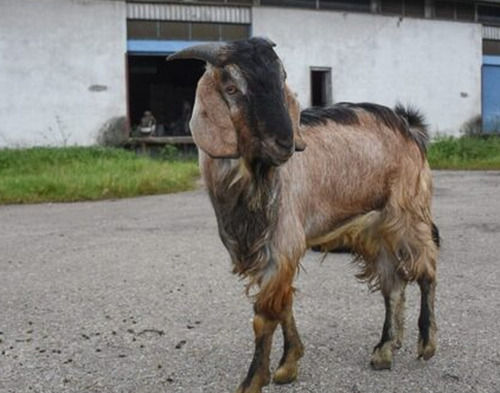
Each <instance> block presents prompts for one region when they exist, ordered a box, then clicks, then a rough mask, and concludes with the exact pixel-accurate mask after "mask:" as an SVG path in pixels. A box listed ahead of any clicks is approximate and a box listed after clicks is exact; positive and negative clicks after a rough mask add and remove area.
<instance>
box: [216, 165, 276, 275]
mask: <svg viewBox="0 0 500 393" xmlns="http://www.w3.org/2000/svg"><path fill="white" fill-rule="evenodd" d="M245 165H246V168H247V170H248V172H246V171H245V172H246V174H245V175H243V176H241V175H240V172H241V168H240V169H236V168H235V170H234V172H233V173H231V174H228V175H227V177H226V178H225V179H224V180H223V184H221V186H222V187H217V189H218V191H222V190H224V191H223V192H218V193H217V195H215V194H213V193H212V191H213V190H209V194H210V197H211V200H212V204H213V206H214V209H215V211H216V217H217V221H218V226H219V234H220V236H221V239H222V242H223V243H224V245H225V246H226V248H227V250H228V251H229V254H230V255H231V259H232V262H233V265H234V272H235V273H236V274H239V275H241V276H244V277H246V276H251V277H252V281H253V280H254V279H258V277H254V276H255V274H258V272H263V271H265V268H266V267H267V266H268V265H269V264H270V263H272V252H271V249H270V243H271V240H272V236H273V233H274V231H275V228H276V225H277V220H278V208H279V199H280V195H281V192H280V190H281V187H280V182H279V177H278V176H275V171H276V170H277V168H275V167H274V166H272V165H269V164H266V163H265V162H263V161H262V160H259V159H256V160H253V161H252V162H251V163H250V165H247V164H245ZM235 179H237V180H236V181H235Z"/></svg>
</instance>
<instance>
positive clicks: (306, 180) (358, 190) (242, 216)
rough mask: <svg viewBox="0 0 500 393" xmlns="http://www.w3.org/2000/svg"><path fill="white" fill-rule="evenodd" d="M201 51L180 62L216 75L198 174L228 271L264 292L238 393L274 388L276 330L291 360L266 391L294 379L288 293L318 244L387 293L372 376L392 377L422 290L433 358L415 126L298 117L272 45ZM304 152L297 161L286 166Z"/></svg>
mask: <svg viewBox="0 0 500 393" xmlns="http://www.w3.org/2000/svg"><path fill="white" fill-rule="evenodd" d="M203 50H204V49H203V48H201V49H200V48H196V49H195V50H194V51H191V52H189V53H184V54H182V53H183V52H181V54H180V55H176V56H177V58H179V57H180V58H182V57H183V56H184V57H189V56H194V57H198V58H204V57H203V56H205V58H207V59H209V60H208V61H209V63H210V64H211V66H209V67H208V68H207V71H206V73H205V74H204V76H203V77H202V78H201V80H200V82H199V84H198V89H197V97H196V103H195V108H194V112H193V119H192V121H191V128H192V132H193V136H194V138H195V141H196V143H197V144H198V146H199V148H200V167H201V170H202V176H203V179H204V181H205V184H206V187H207V190H208V193H209V195H210V199H211V201H212V204H213V206H214V209H215V213H216V217H217V222H218V228H219V233H220V237H221V239H222V241H223V243H224V245H225V247H226V248H227V249H228V251H229V254H230V255H231V259H232V262H233V266H234V272H235V273H237V274H239V275H241V276H243V277H247V278H248V279H249V288H250V287H252V286H253V285H255V286H257V287H258V288H259V289H258V291H257V293H256V295H255V319H254V330H255V337H256V348H255V355H254V358H253V361H252V364H251V366H250V369H249V371H248V374H247V377H246V378H245V380H244V381H243V383H242V384H241V386H240V387H239V389H238V392H241V393H243V392H244V393H258V392H260V391H261V388H262V386H264V385H266V384H267V383H268V382H269V380H270V375H269V352H270V349H271V340H272V336H273V333H274V330H275V328H276V326H277V325H278V324H281V326H282V328H283V333H284V340H285V349H284V354H283V357H282V359H281V361H280V365H279V368H278V370H277V371H276V373H275V374H274V380H275V382H278V383H286V382H290V381H292V380H294V379H295V378H296V376H297V364H298V359H299V358H300V357H301V356H302V354H303V346H302V343H301V341H300V338H299V335H298V332H297V329H296V326H295V321H294V317H293V313H292V301H293V293H294V289H293V286H292V283H293V279H294V276H295V274H296V272H297V270H298V267H299V262H300V259H301V257H302V256H303V254H304V252H305V251H306V249H307V248H309V247H312V246H320V247H321V248H322V249H323V250H329V249H333V248H337V247H339V246H347V247H349V248H350V249H352V250H353V251H354V253H355V254H356V255H357V259H356V260H357V261H358V263H359V266H360V272H359V274H358V277H359V278H360V279H362V280H364V281H366V282H368V284H369V285H370V287H371V288H373V289H380V290H381V292H382V294H383V296H384V300H385V306H386V316H385V322H384V328H383V332H382V337H381V340H380V342H379V344H378V345H377V346H376V347H375V349H374V353H373V355H372V361H371V363H372V366H373V367H374V368H376V369H380V368H390V367H391V364H392V349H393V347H398V346H400V345H401V341H402V338H403V323H404V297H405V296H404V289H405V286H406V283H407V282H408V281H417V282H418V283H419V285H420V288H421V292H422V304H421V314H420V318H419V330H420V339H419V349H418V353H419V356H421V357H423V358H425V359H428V358H430V357H431V356H432V355H433V354H434V351H435V348H436V339H435V333H436V326H435V322H434V288H435V282H436V280H435V279H436V258H437V248H438V245H439V233H438V230H437V227H436V226H435V225H434V224H433V222H432V218H431V211H430V208H431V195H432V181H431V172H430V169H429V165H428V163H427V160H426V156H425V147H426V143H427V133H426V130H425V125H424V123H423V119H422V117H421V116H420V114H419V113H418V112H417V111H415V110H407V109H405V108H403V107H402V106H397V107H396V109H395V110H391V109H389V108H387V107H384V106H380V105H375V104H367V103H363V104H351V103H341V104H337V105H335V106H333V107H331V108H312V109H307V110H305V111H303V112H302V113H301V114H300V113H299V109H298V104H297V101H296V100H295V98H294V96H293V94H292V93H291V92H290V91H289V90H288V88H287V87H286V85H285V83H284V78H285V73H284V70H283V67H282V65H281V62H280V61H279V59H278V57H277V56H276V54H275V53H274V51H273V50H272V45H271V44H270V43H269V41H266V40H262V39H251V40H247V41H243V42H238V43H233V44H229V45H227V46H226V47H223V48H219V50H218V52H217V53H215V54H214V53H213V51H212V52H209V54H208V55H207V54H206V53H205V52H207V51H205V52H203ZM193 53H194V55H193ZM200 53H201V54H200ZM299 118H300V120H299ZM304 144H305V145H306V146H307V148H306V149H305V151H303V152H299V153H294V154H292V153H293V150H294V148H295V149H296V150H302V149H303V147H304Z"/></svg>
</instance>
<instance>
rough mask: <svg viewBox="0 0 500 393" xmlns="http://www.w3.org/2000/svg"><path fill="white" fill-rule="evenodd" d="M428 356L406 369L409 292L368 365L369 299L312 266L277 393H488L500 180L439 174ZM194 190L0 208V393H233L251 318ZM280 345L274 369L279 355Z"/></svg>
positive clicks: (344, 262) (344, 259)
mask: <svg viewBox="0 0 500 393" xmlns="http://www.w3.org/2000/svg"><path fill="white" fill-rule="evenodd" d="M434 214H435V221H436V222H437V224H438V226H439V227H440V230H441V234H442V238H443V246H442V252H441V256H440V260H439V273H438V274H439V285H438V294H437V318H438V327H439V348H438V352H437V354H436V356H435V357H434V358H433V359H431V360H430V361H428V362H424V361H420V360H417V359H416V341H417V321H416V320H417V314H418V302H419V298H418V291H417V288H416V286H412V287H410V288H409V292H408V316H407V339H406V342H405V344H404V346H403V348H402V349H401V350H399V352H398V353H397V355H396V357H395V364H394V367H393V369H392V370H391V371H372V370H371V369H370V367H369V358H370V353H371V350H372V348H373V346H374V345H375V344H376V343H377V340H378V339H379V336H380V332H381V328H382V323H383V302H382V298H381V296H380V294H377V293H376V294H372V293H370V292H369V291H368V289H367V288H366V286H365V285H364V284H360V283H358V282H356V280H355V278H354V273H355V271H356V269H355V268H354V267H353V265H351V264H350V263H349V261H350V257H349V256H348V255H329V256H328V257H327V259H326V260H325V261H324V262H323V263H320V259H321V258H320V255H318V254H316V253H308V254H307V255H306V257H305V260H304V261H303V266H304V269H303V270H302V271H301V273H300V275H299V277H298V280H297V287H298V290H299V291H298V294H297V298H296V303H295V311H296V318H297V324H298V327H299V330H300V332H301V334H302V339H303V341H304V344H305V346H306V354H305V356H304V358H303V359H302V361H301V371H300V375H299V379H298V381H297V382H295V383H293V384H291V385H288V386H275V385H270V386H269V387H267V388H265V389H264V392H269V393H272V392H274V393H277V392H289V393H299V392H300V393H306V392H318V393H330V392H339V393H340V392H342V393H344V392H345V393H377V392H384V393H387V392H398V393H402V392H403V393H404V392H418V393H421V392H433V393H437V392H461V393H462V392H477V393H500V322H499V321H500V275H499V274H500V273H499V272H500V259H499V257H500V172H436V173H435V203H434ZM230 270H231V269H230V262H229V258H228V255H227V253H226V251H225V250H224V248H223V246H222V244H221V242H220V241H219V238H218V235H217V230H216V223H215V217H214V214H213V212H212V209H211V207H210V204H209V201H208V198H207V196H206V195H205V193H204V192H203V191H202V190H199V191H195V192H190V193H182V194H175V195H165V196H154V197H144V198H136V199H126V200H119V201H104V202H92V203H71V204H43V205H31V206H2V207H0V392H1V393H6V392H13V393H14V392H15V393H23V392H44V393H59V392H61V393H62V392H64V393H66V392H99V393H104V392H113V393H115V392H116V393H118V392H124V393H125V392H131V393H132V392H134V393H139V392H144V393H146V392H147V393H156V392H163V393H165V392H167V393H177V392H187V393H197V392H203V393H221V392H233V391H234V390H235V388H236V386H237V385H238V383H239V382H240V381H241V379H242V378H243V376H244V375H245V373H246V370H247V367H248V366H249V363H250V360H251V356H252V352H253V336H252V334H253V333H252V328H251V323H250V321H251V318H252V307H251V304H250V302H249V300H248V299H247V298H246V297H245V295H244V293H243V288H244V283H242V282H240V281H239V280H238V279H237V278H236V277H234V276H232V275H231V273H230ZM280 346H281V337H280V335H279V334H277V335H276V339H275V349H274V351H273V355H272V364H273V366H275V365H276V363H277V361H278V360H279V357H280V355H281V353H280V352H281V351H280V348H279V347H280Z"/></svg>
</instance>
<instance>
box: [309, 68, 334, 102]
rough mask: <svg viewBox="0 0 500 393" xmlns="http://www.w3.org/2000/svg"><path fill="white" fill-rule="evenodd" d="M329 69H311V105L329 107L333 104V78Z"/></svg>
mask: <svg viewBox="0 0 500 393" xmlns="http://www.w3.org/2000/svg"><path fill="white" fill-rule="evenodd" d="M331 74H332V72H331V68H329V67H311V105H312V106H321V107H324V106H328V105H330V104H331V103H332V76H331Z"/></svg>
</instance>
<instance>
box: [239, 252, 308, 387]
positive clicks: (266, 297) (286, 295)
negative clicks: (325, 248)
mask: <svg viewBox="0 0 500 393" xmlns="http://www.w3.org/2000/svg"><path fill="white" fill-rule="evenodd" d="M294 266H295V265H293V264H290V263H288V260H287V259H284V258H283V259H282V260H280V263H278V264H277V265H276V270H275V272H274V274H273V275H272V276H271V277H269V278H268V280H267V282H266V283H265V284H264V285H262V286H261V290H260V292H259V294H258V296H257V301H256V302H255V306H254V308H255V316H254V321H253V328H254V333H255V353H254V356H253V359H252V363H251V364H250V369H249V370H248V374H247V376H246V378H245V379H244V380H243V382H242V384H241V385H240V387H239V388H238V390H237V393H261V388H262V387H263V386H266V385H268V384H269V382H270V380H271V373H270V372H269V355H270V353H271V345H272V340H273V334H274V331H275V330H276V327H277V325H278V323H281V324H282V326H283V332H284V334H285V346H286V345H287V343H288V345H289V348H288V350H287V349H285V354H284V356H283V359H282V362H281V363H280V369H281V370H282V371H281V372H280V373H282V376H278V381H283V382H286V381H285V380H287V381H291V380H292V379H290V378H291V377H292V376H294V374H295V375H296V370H297V368H296V360H298V358H300V356H299V353H301V352H302V343H300V339H298V333H297V328H296V326H295V321H294V319H293V314H292V299H293V287H292V281H293V277H294V275H295V269H294ZM280 378H281V379H280ZM275 380H276V376H275Z"/></svg>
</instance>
